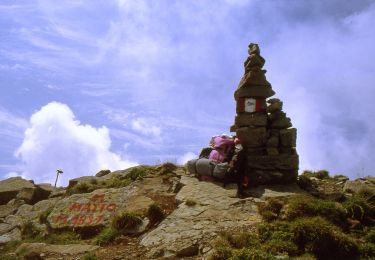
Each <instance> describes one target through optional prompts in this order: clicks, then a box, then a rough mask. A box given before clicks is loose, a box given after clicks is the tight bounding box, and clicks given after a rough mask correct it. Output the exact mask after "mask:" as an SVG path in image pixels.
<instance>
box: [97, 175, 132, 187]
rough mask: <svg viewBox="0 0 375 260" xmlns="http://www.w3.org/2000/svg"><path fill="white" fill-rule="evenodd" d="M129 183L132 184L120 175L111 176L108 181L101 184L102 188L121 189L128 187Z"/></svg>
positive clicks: (128, 179)
mask: <svg viewBox="0 0 375 260" xmlns="http://www.w3.org/2000/svg"><path fill="white" fill-rule="evenodd" d="M130 183H132V180H131V179H130V178H127V177H125V178H123V177H121V176H120V175H115V176H112V178H110V179H109V180H107V181H105V182H104V183H103V184H102V187H103V188H122V187H126V186H128V185H129V184H130Z"/></svg>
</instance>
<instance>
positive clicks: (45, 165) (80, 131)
mask: <svg viewBox="0 0 375 260" xmlns="http://www.w3.org/2000/svg"><path fill="white" fill-rule="evenodd" d="M110 146H111V140H110V137H109V131H108V129H107V128H106V127H105V126H103V127H101V128H94V127H92V126H90V125H83V124H81V123H80V122H79V121H77V120H76V119H75V116H74V114H73V112H72V111H71V110H70V108H69V107H68V106H67V105H65V104H61V103H57V102H52V103H49V104H47V105H46V106H44V107H42V108H41V109H40V110H39V111H37V112H36V113H34V114H33V115H32V116H31V119H30V127H29V128H27V130H26V131H25V136H24V140H23V143H22V145H21V146H20V147H19V148H18V150H17V151H16V156H17V157H19V158H21V159H22V161H23V162H24V164H25V167H24V169H25V171H24V172H23V175H24V176H25V177H27V178H30V179H33V180H35V181H36V182H50V183H51V182H53V180H54V178H55V172H56V169H60V168H61V169H63V171H64V173H63V174H62V175H61V176H60V178H59V184H60V185H67V183H68V180H69V179H71V178H75V177H79V176H83V175H92V174H95V173H96V172H97V171H99V170H101V169H111V170H115V169H124V168H127V167H130V166H133V165H135V163H133V162H130V161H127V160H124V159H122V158H121V157H120V156H119V155H117V154H115V153H113V152H111V151H110Z"/></svg>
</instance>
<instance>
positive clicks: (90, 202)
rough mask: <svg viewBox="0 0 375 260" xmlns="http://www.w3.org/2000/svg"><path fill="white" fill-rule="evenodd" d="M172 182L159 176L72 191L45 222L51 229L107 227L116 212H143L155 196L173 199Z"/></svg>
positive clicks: (57, 204) (60, 201)
mask: <svg viewBox="0 0 375 260" xmlns="http://www.w3.org/2000/svg"><path fill="white" fill-rule="evenodd" d="M172 184H173V183H169V181H164V179H163V176H158V177H153V178H144V179H143V180H139V181H135V182H133V183H132V184H130V185H129V186H127V187H123V188H118V189H114V188H112V189H98V190H95V191H93V192H91V193H82V194H73V195H71V196H70V197H67V198H64V199H61V200H59V201H58V202H57V203H56V205H55V207H54V209H53V210H52V212H51V213H50V214H49V216H48V218H47V221H48V222H49V224H50V225H51V228H53V229H64V228H77V227H78V228H83V227H84V228H86V227H90V228H93V227H94V228H95V227H102V226H107V225H108V223H109V222H110V219H111V217H112V216H113V215H114V214H116V213H117V212H118V211H121V212H122V211H127V212H134V213H138V214H141V215H144V214H145V213H146V212H147V210H148V208H149V206H150V205H151V204H153V203H155V198H158V197H162V198H167V197H172V198H171V199H174V196H175V194H174V193H173V192H169V190H170V189H171V185H172Z"/></svg>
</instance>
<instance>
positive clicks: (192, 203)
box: [185, 199, 197, 207]
mask: <svg viewBox="0 0 375 260" xmlns="http://www.w3.org/2000/svg"><path fill="white" fill-rule="evenodd" d="M185 204H186V206H189V207H193V206H195V205H197V202H196V201H195V200H192V199H187V200H186V201H185Z"/></svg>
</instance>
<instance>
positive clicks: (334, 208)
mask: <svg viewBox="0 0 375 260" xmlns="http://www.w3.org/2000/svg"><path fill="white" fill-rule="evenodd" d="M283 215H284V218H285V219H287V220H294V219H296V218H300V217H309V216H310V217H313V216H320V217H323V218H326V219H327V220H329V221H332V222H333V223H335V224H336V225H339V226H341V227H346V225H347V220H346V216H347V212H346V210H345V208H344V207H343V206H342V205H341V204H340V203H338V202H334V201H329V200H323V199H317V198H314V197H310V196H304V195H299V196H294V197H292V198H290V199H289V201H288V202H287V204H286V206H285V208H284V212H283Z"/></svg>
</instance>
